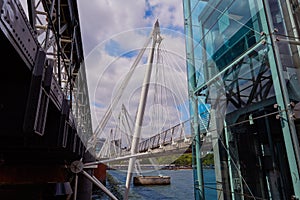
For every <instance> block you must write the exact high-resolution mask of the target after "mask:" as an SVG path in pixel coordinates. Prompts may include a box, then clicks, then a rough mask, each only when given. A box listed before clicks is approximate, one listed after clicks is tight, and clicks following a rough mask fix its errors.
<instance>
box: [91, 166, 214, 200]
mask: <svg viewBox="0 0 300 200" xmlns="http://www.w3.org/2000/svg"><path fill="white" fill-rule="evenodd" d="M107 173H108V174H110V175H111V176H112V177H113V179H114V181H115V183H113V184H112V185H111V184H110V183H109V182H107V187H108V188H109V189H110V191H114V192H113V193H114V194H115V195H116V196H117V197H118V198H119V199H122V194H124V190H125V188H124V187H125V182H126V173H125V172H122V171H118V170H108V171H107ZM159 174H161V175H164V176H170V177H171V184H170V185H155V186H134V185H133V184H132V183H131V186H130V193H129V200H167V199H168V200H169V199H180V200H183V199H184V200H194V199H195V198H194V183H193V170H190V169H184V170H160V171H159V172H157V171H152V172H149V173H147V174H143V175H159ZM203 174H204V185H205V186H207V187H205V191H204V193H205V198H206V199H208V200H211V199H217V193H216V190H214V189H212V188H216V184H215V172H214V170H213V169H204V173H203ZM116 190H118V192H116ZM93 199H94V200H100V199H101V200H102V199H103V200H108V199H109V197H107V195H105V194H96V195H94V196H93Z"/></svg>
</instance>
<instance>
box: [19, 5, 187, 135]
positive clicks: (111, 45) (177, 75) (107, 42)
mask: <svg viewBox="0 0 300 200" xmlns="http://www.w3.org/2000/svg"><path fill="white" fill-rule="evenodd" d="M21 3H22V5H23V7H24V8H25V10H26V9H27V8H26V7H27V6H26V1H25V0H21ZM77 5H78V14H79V20H80V21H79V22H80V30H81V38H82V44H83V49H84V59H85V60H84V64H85V68H86V74H87V77H86V78H87V82H88V90H89V99H90V108H91V115H92V116H91V117H92V126H93V131H95V129H96V128H97V127H98V125H99V123H100V122H103V121H104V120H105V119H106V118H105V117H104V116H106V115H105V113H107V111H108V107H109V105H112V102H114V101H115V99H117V97H119V100H118V101H117V102H118V103H116V106H113V109H112V115H110V116H109V117H107V118H108V119H109V120H108V122H105V123H104V124H105V129H107V130H105V131H103V132H106V133H109V132H110V131H109V129H112V128H115V127H116V125H118V123H120V122H121V121H123V123H124V112H121V110H122V109H121V108H122V105H124V107H125V109H126V110H127V113H128V115H129V117H130V118H131V121H134V120H135V116H136V113H137V108H138V105H139V100H140V94H141V87H142V83H143V79H144V74H145V69H146V68H147V66H148V65H147V64H146V63H147V58H148V54H149V47H150V44H148V45H145V42H146V41H147V40H148V38H149V36H150V33H151V31H152V29H153V26H154V23H155V22H156V21H158V22H159V24H160V32H161V37H162V42H161V44H160V49H161V51H160V53H159V54H157V52H156V53H155V55H156V56H155V58H154V62H153V63H154V64H155V66H153V67H152V68H153V69H152V76H151V77H152V78H151V81H150V88H149V91H148V98H147V103H146V110H145V112H144V113H145V114H144V122H143V127H142V128H143V130H142V132H148V135H149V134H150V135H151V134H157V133H160V132H161V131H162V130H166V129H168V128H170V127H172V126H174V125H177V124H178V123H180V122H182V121H185V120H186V119H187V118H188V113H189V112H188V108H187V107H188V104H187V101H188V100H187V81H186V79H187V76H186V66H185V64H186V61H185V35H184V26H183V21H184V20H183V7H182V0H164V1H158V0H126V1H124V0H89V1H84V0H78V1H77ZM143 47H148V48H146V51H145V53H144V54H143V56H142V58H141V61H140V62H138V65H137V67H136V69H135V71H134V73H133V74H132V76H131V78H130V80H129V81H128V84H127V85H126V87H125V86H124V85H125V84H124V80H125V78H126V77H127V76H128V73H129V71H130V69H132V67H133V63H135V61H136V60H137V55H138V54H139V52H141V50H142V49H143ZM158 55H159V56H158ZM154 74H155V75H154ZM120 88H124V89H123V90H121V91H122V92H120V91H119V89H120ZM157 94H160V96H159V95H157ZM163 94H164V95H163ZM158 96H159V97H158ZM122 113H123V114H122ZM127 121H128V120H127ZM131 124H132V123H131ZM132 126H133V125H132ZM127 128H128V127H127ZM131 128H132V127H131ZM122 129H123V130H122V131H123V132H124V131H126V130H125V129H126V128H125V127H122ZM101 134H102V133H101ZM99 137H100V136H99ZM101 137H102V136H101ZM103 137H104V136H103ZM105 137H107V135H106V136H105ZM142 137H146V136H142Z"/></svg>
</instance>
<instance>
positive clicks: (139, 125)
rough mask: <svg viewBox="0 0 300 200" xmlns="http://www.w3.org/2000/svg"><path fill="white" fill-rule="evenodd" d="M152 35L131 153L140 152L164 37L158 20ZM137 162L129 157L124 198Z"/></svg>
mask: <svg viewBox="0 0 300 200" xmlns="http://www.w3.org/2000/svg"><path fill="white" fill-rule="evenodd" d="M151 37H152V46H151V49H150V53H149V57H148V60H147V69H146V73H145V77H144V82H143V85H142V91H141V98H140V102H139V107H138V111H137V116H136V121H135V126H134V133H133V139H132V143H131V149H130V153H131V155H134V154H136V153H138V151H137V150H138V149H137V148H138V144H139V141H140V135H141V128H142V124H143V118H144V111H145V107H146V102H147V95H148V90H149V85H150V78H151V71H152V64H153V56H154V50H155V47H156V44H160V42H161V40H162V38H161V36H160V29H159V23H158V20H157V21H156V22H155V24H154V28H153V31H152V33H151ZM135 162H136V157H132V158H130V159H129V165H128V171H127V177H126V188H125V194H124V200H127V199H128V194H129V189H130V182H131V179H132V173H133V169H134V165H135Z"/></svg>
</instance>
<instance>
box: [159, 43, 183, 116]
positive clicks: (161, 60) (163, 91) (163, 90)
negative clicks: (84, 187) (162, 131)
mask: <svg viewBox="0 0 300 200" xmlns="http://www.w3.org/2000/svg"><path fill="white" fill-rule="evenodd" d="M157 64H160V68H159V69H160V70H157V71H158V73H157V77H158V80H159V81H161V83H160V84H159V86H160V87H159V88H160V91H159V93H160V96H161V100H160V102H159V103H160V104H161V105H164V104H163V102H162V101H163V95H164V94H165V98H164V100H165V104H166V105H168V99H167V97H168V93H170V92H168V91H167V90H166V88H167V87H168V85H167V81H166V80H167V79H168V76H166V74H165V62H164V56H163V50H162V49H161V48H158V49H157ZM157 66H158V65H157ZM170 76H171V77H172V75H171V74H170ZM159 81H157V82H159ZM157 85H158V84H156V86H157ZM170 86H171V85H170ZM157 93H158V92H157ZM170 94H171V96H172V99H173V100H174V95H173V93H172V92H171V93H170ZM155 103H158V100H157V102H155ZM174 105H176V101H175V100H174ZM158 112H159V110H158ZM162 114H163V112H162ZM164 114H165V115H166V113H164ZM177 114H178V113H177ZM158 117H159V116H158Z"/></svg>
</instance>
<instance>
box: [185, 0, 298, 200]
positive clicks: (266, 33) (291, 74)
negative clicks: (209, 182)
mask: <svg viewBox="0 0 300 200" xmlns="http://www.w3.org/2000/svg"><path fill="white" fill-rule="evenodd" d="M183 5H184V18H185V33H186V53H187V71H188V81H189V91H190V96H191V97H193V98H191V99H190V105H191V106H190V108H191V109H190V111H191V116H194V120H193V122H197V123H193V131H194V134H195V135H197V134H199V135H200V134H201V135H200V136H199V137H198V138H199V139H200V138H202V137H204V138H205V137H206V135H210V137H211V139H212V146H213V152H214V159H215V172H216V173H215V174H216V181H217V183H218V184H217V188H216V189H217V191H218V197H219V198H218V199H235V200H236V199H247V198H254V199H299V198H300V181H299V180H300V177H299V175H300V174H299V169H300V157H299V154H300V151H299V131H300V128H299V127H300V125H299V116H300V115H299V113H298V112H299V111H298V109H297V107H298V106H299V105H298V102H299V101H300V84H299V81H298V79H299V76H300V72H299V68H300V51H299V50H300V46H299V45H300V42H299V34H300V33H299V23H300V21H299V17H300V8H299V2H298V1H296V0H286V1H279V0H242V1H241V0H206V1H204V0H203V1H199V0H183ZM200 104H201V105H209V114H208V116H207V115H205V116H204V117H203V116H201V115H200V119H198V116H199V114H198V113H199V110H198V109H199V105H200ZM203 118H204V120H203ZM207 120H208V121H207ZM201 121H206V122H207V127H206V128H204V129H203V124H201ZM196 139H197V137H196ZM198 144H200V142H199V143H197V142H196V143H195V147H194V152H193V153H194V156H196V155H199V154H200V155H201V145H200V146H199V145H198ZM197 145H198V146H197ZM195 158H196V160H197V162H198V165H195V166H197V168H198V167H201V165H199V162H201V161H200V159H197V158H199V156H198V157H195ZM194 174H195V177H194V179H195V188H196V189H195V198H196V199H203V193H202V192H203V191H204V189H203V188H204V186H205V182H204V185H203V184H202V183H203V180H202V178H201V177H202V176H201V174H199V169H198V173H197V170H196V173H194ZM204 195H205V194H204Z"/></svg>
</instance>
